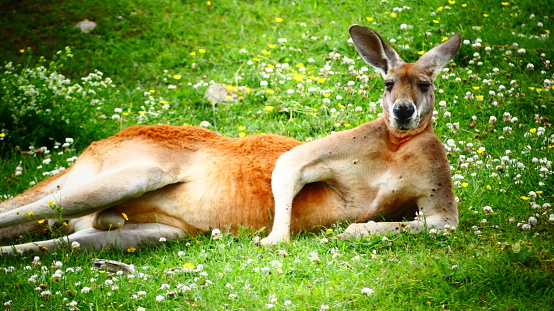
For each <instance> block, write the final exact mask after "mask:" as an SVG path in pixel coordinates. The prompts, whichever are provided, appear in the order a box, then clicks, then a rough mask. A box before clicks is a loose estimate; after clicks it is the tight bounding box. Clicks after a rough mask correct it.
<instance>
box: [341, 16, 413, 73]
mask: <svg viewBox="0 0 554 311" xmlns="http://www.w3.org/2000/svg"><path fill="white" fill-rule="evenodd" d="M349 32H350V36H351V37H352V41H353V42H354V46H355V47H356V50H358V53H360V56H362V58H363V59H364V60H365V61H366V62H367V63H368V64H370V65H371V66H373V67H374V68H375V69H377V71H379V73H380V74H381V75H382V76H383V77H385V76H386V75H387V72H388V71H389V69H390V68H392V67H394V65H395V64H397V63H400V62H402V63H403V62H404V61H403V60H402V59H401V58H400V56H398V54H397V53H396V51H395V50H394V49H393V48H392V47H390V46H389V45H388V44H387V43H386V42H385V41H384V40H383V38H381V36H380V35H379V34H378V33H376V32H375V31H373V30H372V29H370V28H367V27H364V26H360V25H352V26H351V27H350V29H349Z"/></svg>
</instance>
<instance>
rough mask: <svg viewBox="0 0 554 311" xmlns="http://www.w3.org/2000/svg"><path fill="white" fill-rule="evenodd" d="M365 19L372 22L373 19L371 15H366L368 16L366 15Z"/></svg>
mask: <svg viewBox="0 0 554 311" xmlns="http://www.w3.org/2000/svg"><path fill="white" fill-rule="evenodd" d="M365 19H366V20H367V21H368V22H372V21H373V17H368V16H366V18H365Z"/></svg>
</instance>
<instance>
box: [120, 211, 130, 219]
mask: <svg viewBox="0 0 554 311" xmlns="http://www.w3.org/2000/svg"><path fill="white" fill-rule="evenodd" d="M121 216H123V219H125V220H129V217H127V214H125V213H121Z"/></svg>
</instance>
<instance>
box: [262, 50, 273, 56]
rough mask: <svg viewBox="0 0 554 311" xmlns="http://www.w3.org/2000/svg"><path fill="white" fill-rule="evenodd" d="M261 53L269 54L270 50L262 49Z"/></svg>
mask: <svg viewBox="0 0 554 311" xmlns="http://www.w3.org/2000/svg"><path fill="white" fill-rule="evenodd" d="M262 54H264V55H269V54H271V52H270V51H267V50H262Z"/></svg>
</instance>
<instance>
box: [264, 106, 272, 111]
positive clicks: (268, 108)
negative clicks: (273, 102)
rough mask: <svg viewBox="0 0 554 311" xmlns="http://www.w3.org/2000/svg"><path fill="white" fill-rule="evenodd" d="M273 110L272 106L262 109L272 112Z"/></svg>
mask: <svg viewBox="0 0 554 311" xmlns="http://www.w3.org/2000/svg"><path fill="white" fill-rule="evenodd" d="M273 108H274V107H273V106H265V108H264V109H265V110H266V111H273Z"/></svg>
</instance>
